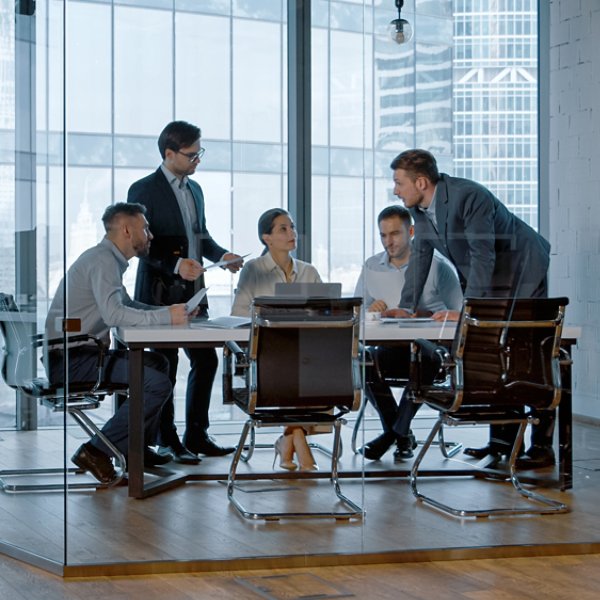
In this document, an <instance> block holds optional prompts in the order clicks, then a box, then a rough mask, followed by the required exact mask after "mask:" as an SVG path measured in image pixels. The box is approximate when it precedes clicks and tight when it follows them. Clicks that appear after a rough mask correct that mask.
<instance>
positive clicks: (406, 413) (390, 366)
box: [365, 346, 420, 438]
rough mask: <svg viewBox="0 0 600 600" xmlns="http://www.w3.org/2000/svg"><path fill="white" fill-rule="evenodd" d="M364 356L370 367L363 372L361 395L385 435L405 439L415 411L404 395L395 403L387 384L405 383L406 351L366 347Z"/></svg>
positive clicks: (404, 349) (406, 377) (414, 407)
mask: <svg viewBox="0 0 600 600" xmlns="http://www.w3.org/2000/svg"><path fill="white" fill-rule="evenodd" d="M368 353H369V355H370V358H371V360H372V362H373V363H374V364H373V366H369V367H367V369H366V376H365V394H366V396H367V399H368V400H369V401H370V402H371V404H373V406H374V407H375V410H376V411H377V414H378V415H379V419H380V420H381V424H382V426H383V431H384V432H385V433H393V434H394V435H395V436H396V438H399V437H400V438H401V437H405V436H407V435H408V433H409V431H410V423H411V421H412V419H413V417H414V416H415V414H416V412H417V410H419V406H420V404H415V403H413V402H412V400H411V399H410V396H407V395H406V394H403V395H402V400H401V401H400V403H399V404H398V403H397V402H396V399H395V398H394V395H393V393H392V390H391V385H390V382H394V381H398V382H399V383H400V384H402V383H404V382H403V380H406V381H408V373H409V366H410V350H409V349H408V348H387V347H384V346H370V347H369V348H368ZM405 396H406V397H405Z"/></svg>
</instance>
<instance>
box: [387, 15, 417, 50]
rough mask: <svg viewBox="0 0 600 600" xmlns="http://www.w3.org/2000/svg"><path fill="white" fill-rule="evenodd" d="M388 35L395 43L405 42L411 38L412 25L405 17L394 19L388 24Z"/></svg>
mask: <svg viewBox="0 0 600 600" xmlns="http://www.w3.org/2000/svg"><path fill="white" fill-rule="evenodd" d="M389 32H390V37H391V38H392V41H393V42H396V44H406V43H407V42H410V40H411V38H412V33H413V32H412V27H411V26H410V23H409V22H408V21H407V20H406V19H394V20H393V21H391V22H390V25H389Z"/></svg>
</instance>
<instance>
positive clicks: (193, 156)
mask: <svg viewBox="0 0 600 600" xmlns="http://www.w3.org/2000/svg"><path fill="white" fill-rule="evenodd" d="M205 152H206V148H200V150H198V152H182V151H181V150H177V154H183V156H185V157H187V158H188V159H189V161H190V162H196V161H197V160H200V159H201V158H202V157H203V156H204V153H205Z"/></svg>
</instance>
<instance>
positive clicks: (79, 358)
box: [47, 347, 172, 456]
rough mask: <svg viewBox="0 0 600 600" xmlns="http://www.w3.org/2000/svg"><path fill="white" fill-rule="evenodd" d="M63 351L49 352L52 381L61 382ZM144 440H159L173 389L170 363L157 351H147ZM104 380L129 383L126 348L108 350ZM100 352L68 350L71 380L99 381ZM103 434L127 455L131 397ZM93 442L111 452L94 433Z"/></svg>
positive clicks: (145, 354)
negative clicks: (161, 418)
mask: <svg viewBox="0 0 600 600" xmlns="http://www.w3.org/2000/svg"><path fill="white" fill-rule="evenodd" d="M63 356H64V355H63V352H62V351H52V352H50V353H49V355H48V362H49V364H48V369H47V371H48V379H49V380H50V381H51V382H52V383H62V380H63ZM143 360H144V390H143V393H144V439H145V443H146V445H153V444H155V443H156V436H157V433H158V422H159V416H160V411H161V408H162V406H163V404H164V403H165V401H166V400H167V398H168V397H169V394H171V392H172V386H171V383H170V381H169V377H168V369H169V365H168V363H167V361H166V360H165V358H164V357H163V356H160V355H159V354H156V353H155V352H144V353H143ZM104 364H105V368H104V377H103V379H104V381H105V382H110V383H116V384H123V385H128V384H129V354H128V352H127V351H126V350H109V352H108V354H107V356H106V358H105V363H104ZM97 365H98V351H97V350H96V349H95V348H91V349H88V348H83V347H78V348H73V349H72V350H71V351H70V352H69V379H70V381H72V382H77V381H96V378H97V368H98V366H97ZM101 431H102V433H103V434H104V435H105V436H106V437H107V438H108V439H109V440H110V441H111V442H112V443H113V444H114V445H115V446H116V447H117V448H118V449H119V450H120V451H121V452H122V453H123V454H124V455H125V456H127V454H128V440H129V399H127V400H126V401H125V402H123V404H121V406H120V407H119V408H118V409H117V411H116V412H115V414H114V415H113V416H112V417H111V418H110V419H109V420H108V421H107V422H106V424H105V425H104V427H102V429H101ZM91 443H92V444H93V445H94V446H96V448H98V449H99V450H101V451H102V452H104V453H105V454H109V455H110V454H111V451H110V450H109V449H108V448H107V446H106V445H105V444H104V443H103V442H102V441H101V440H100V439H99V438H98V436H94V437H93V438H92V440H91Z"/></svg>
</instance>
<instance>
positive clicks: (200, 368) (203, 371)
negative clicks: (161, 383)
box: [156, 348, 219, 452]
mask: <svg viewBox="0 0 600 600" xmlns="http://www.w3.org/2000/svg"><path fill="white" fill-rule="evenodd" d="M184 351H185V354H186V356H187V357H188V358H189V359H190V372H189V375H188V381H187V390H186V394H185V434H184V437H183V444H184V446H185V447H186V448H188V449H189V450H191V451H192V452H197V451H198V445H199V444H200V443H201V442H202V441H203V440H204V439H206V437H207V435H208V433H207V431H208V427H209V424H210V423H209V420H208V408H209V405H210V395H211V392H212V386H213V382H214V379H215V374H216V372H217V368H218V366H219V359H218V357H217V351H216V350H215V349H214V348H184ZM156 352H157V353H159V354H161V355H162V356H164V357H165V358H166V359H167V360H168V362H169V379H170V381H171V384H172V386H173V387H175V381H176V376H177V365H178V362H179V355H178V351H177V349H176V348H161V349H160V350H156ZM159 444H161V445H164V446H174V447H176V446H177V445H178V444H179V437H178V435H177V427H176V426H175V405H174V403H173V393H171V394H170V395H169V397H168V399H167V401H166V402H165V404H164V406H163V409H162V412H161V415H160V431H159Z"/></svg>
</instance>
